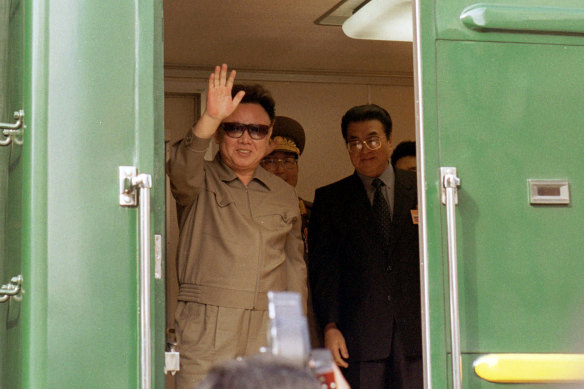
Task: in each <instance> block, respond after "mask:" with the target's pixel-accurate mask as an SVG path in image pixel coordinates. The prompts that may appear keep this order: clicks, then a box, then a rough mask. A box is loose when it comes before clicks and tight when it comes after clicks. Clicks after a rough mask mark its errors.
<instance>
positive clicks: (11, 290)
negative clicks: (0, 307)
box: [0, 274, 22, 303]
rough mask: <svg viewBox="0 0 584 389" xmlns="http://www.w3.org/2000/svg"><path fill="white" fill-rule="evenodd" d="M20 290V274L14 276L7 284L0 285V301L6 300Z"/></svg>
mask: <svg viewBox="0 0 584 389" xmlns="http://www.w3.org/2000/svg"><path fill="white" fill-rule="evenodd" d="M21 291H22V275H20V274H19V275H17V276H14V277H12V278H11V279H10V282H9V283H8V284H5V285H2V286H0V303H3V302H6V301H8V299H10V297H12V296H16V295H17V294H19V293H20V292H21Z"/></svg>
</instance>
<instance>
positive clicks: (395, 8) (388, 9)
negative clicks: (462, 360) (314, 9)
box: [343, 0, 413, 42]
mask: <svg viewBox="0 0 584 389" xmlns="http://www.w3.org/2000/svg"><path fill="white" fill-rule="evenodd" d="M343 32H344V33H345V35H347V36H348V37H350V38H355V39H373V40H384V41H404V42H411V41H412V40H413V20H412V1H411V0H371V1H369V2H368V3H367V4H365V5H364V6H363V7H361V8H360V9H359V10H358V11H357V12H355V13H354V14H353V15H352V16H351V17H349V18H348V19H347V20H345V22H344V23H343Z"/></svg>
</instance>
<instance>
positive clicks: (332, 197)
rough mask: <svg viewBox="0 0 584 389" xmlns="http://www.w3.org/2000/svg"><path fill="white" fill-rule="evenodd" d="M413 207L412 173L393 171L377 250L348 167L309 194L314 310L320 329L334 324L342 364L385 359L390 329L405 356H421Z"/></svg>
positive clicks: (361, 192)
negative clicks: (387, 232) (388, 216)
mask: <svg viewBox="0 0 584 389" xmlns="http://www.w3.org/2000/svg"><path fill="white" fill-rule="evenodd" d="M416 204H417V195H416V175H415V173H412V172H408V171H403V170H397V169H396V172H395V189H394V208H393V214H392V226H391V237H390V238H389V243H388V245H387V246H385V248H384V243H383V237H382V235H381V233H380V231H379V230H378V228H377V226H376V224H375V219H374V215H373V211H372V208H371V203H370V202H369V199H368V197H367V193H366V191H365V188H364V187H363V183H362V181H361V179H360V178H359V176H358V175H357V173H356V172H355V173H354V174H353V175H351V176H349V177H346V178H344V179H342V180H340V181H338V182H335V183H333V184H330V185H327V186H325V187H322V188H319V189H317V190H316V192H315V198H314V204H313V207H312V214H311V217H310V225H309V231H308V246H309V250H308V253H309V279H310V286H311V290H312V299H313V304H314V309H315V312H316V315H317V318H318V320H319V323H320V324H321V326H322V327H324V326H325V325H326V324H328V323H331V322H334V323H336V324H337V327H338V328H339V329H340V330H341V332H342V333H343V335H344V337H345V341H346V343H347V348H348V350H349V355H350V358H349V361H368V360H376V359H383V358H387V357H388V356H389V355H390V353H391V344H392V337H393V336H394V335H395V333H398V334H399V336H400V338H401V340H402V342H403V345H404V347H405V350H404V352H405V355H406V356H420V355H421V343H422V342H421V313H420V273H419V249H418V226H417V225H415V224H414V223H413V221H412V216H411V212H410V211H411V210H413V209H416ZM394 323H395V326H394ZM396 329H397V330H396Z"/></svg>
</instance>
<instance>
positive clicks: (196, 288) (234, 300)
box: [178, 284, 268, 311]
mask: <svg viewBox="0 0 584 389" xmlns="http://www.w3.org/2000/svg"><path fill="white" fill-rule="evenodd" d="M254 299H255V305H254ZM178 300H179V301H189V302H195V303H201V304H208V305H216V306H219V307H229V308H243V309H256V310H262V311H266V310H267V309H268V294H267V293H266V292H256V291H244V290H234V289H226V288H221V287H216V286H207V285H197V284H181V285H180V287H179V291H178Z"/></svg>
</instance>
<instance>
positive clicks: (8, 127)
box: [0, 109, 24, 146]
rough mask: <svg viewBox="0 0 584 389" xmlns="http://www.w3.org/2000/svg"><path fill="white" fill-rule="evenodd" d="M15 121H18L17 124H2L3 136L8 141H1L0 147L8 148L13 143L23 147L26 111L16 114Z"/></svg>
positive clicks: (0, 125)
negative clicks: (23, 124) (22, 136)
mask: <svg viewBox="0 0 584 389" xmlns="http://www.w3.org/2000/svg"><path fill="white" fill-rule="evenodd" d="M14 120H16V123H0V129H2V135H4V136H5V137H6V139H3V140H0V146H8V145H9V144H10V143H12V141H14V143H15V144H17V145H19V146H20V145H22V138H21V137H20V135H22V123H23V120H24V111H23V110H22V109H21V110H20V111H16V112H14ZM13 136H14V138H13Z"/></svg>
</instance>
